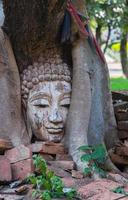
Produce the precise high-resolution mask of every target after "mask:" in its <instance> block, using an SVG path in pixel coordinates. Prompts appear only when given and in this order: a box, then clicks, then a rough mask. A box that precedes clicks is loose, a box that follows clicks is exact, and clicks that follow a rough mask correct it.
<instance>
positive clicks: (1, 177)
mask: <svg viewBox="0 0 128 200" xmlns="http://www.w3.org/2000/svg"><path fill="white" fill-rule="evenodd" d="M11 180H12V172H11V165H10V162H9V160H8V159H7V158H6V157H5V156H0V182H8V181H11Z"/></svg>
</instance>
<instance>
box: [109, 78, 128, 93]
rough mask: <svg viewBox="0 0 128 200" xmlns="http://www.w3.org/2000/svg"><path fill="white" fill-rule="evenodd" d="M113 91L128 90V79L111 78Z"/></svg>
mask: <svg viewBox="0 0 128 200" xmlns="http://www.w3.org/2000/svg"><path fill="white" fill-rule="evenodd" d="M110 87H111V90H128V79H125V78H123V77H118V78H111V81H110Z"/></svg>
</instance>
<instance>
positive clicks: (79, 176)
mask: <svg viewBox="0 0 128 200" xmlns="http://www.w3.org/2000/svg"><path fill="white" fill-rule="evenodd" d="M72 177H73V178H76V179H82V178H83V177H84V176H83V174H82V173H81V172H80V171H76V170H72Z"/></svg>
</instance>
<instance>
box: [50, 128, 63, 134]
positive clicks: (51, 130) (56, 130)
mask: <svg viewBox="0 0 128 200" xmlns="http://www.w3.org/2000/svg"><path fill="white" fill-rule="evenodd" d="M47 131H48V132H49V133H51V134H54V133H60V132H62V131H63V128H47Z"/></svg>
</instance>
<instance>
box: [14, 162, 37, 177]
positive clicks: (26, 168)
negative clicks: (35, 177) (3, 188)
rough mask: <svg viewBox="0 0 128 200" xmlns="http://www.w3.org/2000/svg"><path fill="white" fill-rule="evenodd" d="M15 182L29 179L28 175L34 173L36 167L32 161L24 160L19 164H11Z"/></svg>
mask: <svg viewBox="0 0 128 200" xmlns="http://www.w3.org/2000/svg"><path fill="white" fill-rule="evenodd" d="M11 167H12V177H13V180H17V179H21V180H23V179H24V178H26V177H27V175H28V174H31V173H33V171H34V166H33V161H32V159H27V160H22V161H19V162H17V163H14V164H11Z"/></svg>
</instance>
